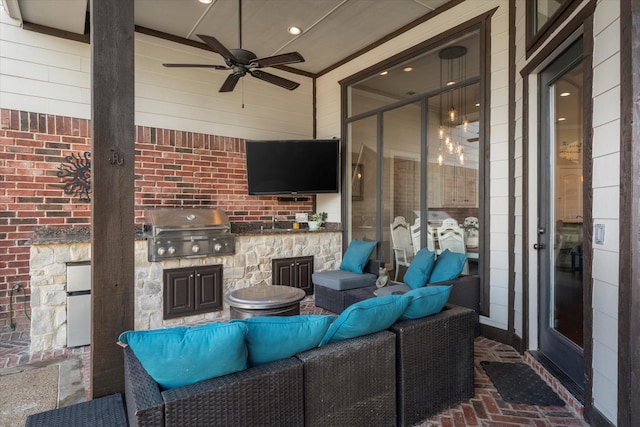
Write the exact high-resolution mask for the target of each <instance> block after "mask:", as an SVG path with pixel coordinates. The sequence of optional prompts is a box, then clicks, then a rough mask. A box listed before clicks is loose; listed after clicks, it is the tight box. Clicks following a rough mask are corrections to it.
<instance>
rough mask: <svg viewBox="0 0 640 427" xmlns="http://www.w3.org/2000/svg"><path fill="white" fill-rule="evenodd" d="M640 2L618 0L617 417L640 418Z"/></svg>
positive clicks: (622, 421) (635, 421)
mask: <svg viewBox="0 0 640 427" xmlns="http://www.w3.org/2000/svg"><path fill="white" fill-rule="evenodd" d="M639 37H640V4H638V2H637V1H628V0H620V88H621V90H620V130H621V134H620V257H619V267H618V269H619V271H618V278H619V288H618V301H619V309H618V420H617V425H619V426H621V427H623V426H625V427H626V426H637V425H639V423H640V405H639V404H638V403H639V400H640V397H639V396H640V395H639V394H638V393H640V352H639V350H638V349H640V259H639V257H640V210H639V209H640V178H639V177H640V102H638V99H640V74H639V73H638V70H639V69H640V39H639Z"/></svg>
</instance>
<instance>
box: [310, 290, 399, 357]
mask: <svg viewBox="0 0 640 427" xmlns="http://www.w3.org/2000/svg"><path fill="white" fill-rule="evenodd" d="M403 297H404V296H403V295H387V296H383V297H377V298H370V299H366V300H364V301H360V302H357V303H355V304H353V305H350V306H349V307H347V309H346V310H345V311H343V312H342V313H341V314H340V316H338V318H337V319H336V320H335V322H333V323H332V324H331V326H330V327H329V330H328V331H327V333H326V334H325V336H324V338H322V341H321V342H320V346H323V345H326V344H331V343H333V342H338V341H342V340H345V339H348V338H354V337H359V336H361V335H367V334H373V333H374V332H378V331H382V330H384V329H387V328H389V327H390V326H391V325H392V324H393V323H394V322H395V321H396V320H398V318H399V317H400V315H401V314H402V313H403V312H404V310H405V309H406V308H407V305H408V304H409V298H403Z"/></svg>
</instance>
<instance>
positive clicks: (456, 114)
mask: <svg viewBox="0 0 640 427" xmlns="http://www.w3.org/2000/svg"><path fill="white" fill-rule="evenodd" d="M466 54H467V48H466V47H464V46H449V47H446V48H444V49H442V50H441V51H440V52H438V56H439V57H440V86H441V87H445V86H453V85H454V84H456V83H457V82H460V81H462V80H464V79H466V60H465V56H466ZM454 92H455V93H454ZM466 101H467V100H466V89H465V88H460V89H457V90H450V91H448V92H445V93H443V94H441V95H440V106H441V107H442V110H443V113H442V114H441V115H440V127H439V129H438V137H439V138H440V147H439V152H438V165H440V166H442V165H443V164H444V163H445V161H446V160H448V159H453V160H454V161H455V162H457V163H459V164H461V165H464V147H463V146H462V144H461V143H460V141H461V139H462V136H463V135H462V133H461V132H460V129H462V131H463V133H466V131H467V128H468V126H469V120H467V117H466V109H465V104H466ZM445 103H446V104H445ZM456 103H457V105H458V109H456V107H455V104H456ZM445 105H448V106H449V108H448V109H447V110H446V115H445V114H444V106H445Z"/></svg>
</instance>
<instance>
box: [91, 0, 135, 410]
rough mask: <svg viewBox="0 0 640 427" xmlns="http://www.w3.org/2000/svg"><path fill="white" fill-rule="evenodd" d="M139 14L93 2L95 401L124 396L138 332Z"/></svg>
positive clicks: (122, 4)
mask: <svg viewBox="0 0 640 427" xmlns="http://www.w3.org/2000/svg"><path fill="white" fill-rule="evenodd" d="M133 17H134V7H133V2H130V1H121V0H91V125H92V136H93V138H92V143H91V153H92V183H91V185H92V206H91V225H92V227H91V254H92V255H91V258H92V274H91V278H92V292H91V302H92V333H91V389H92V395H93V397H94V398H96V397H100V396H105V395H108V394H113V393H117V392H124V362H123V355H122V349H121V348H120V347H119V346H118V345H117V344H116V341H117V339H118V335H119V334H120V333H121V332H123V331H125V330H127V329H132V328H133V318H134V313H133V307H134V155H135V154H134V143H135V140H134V138H135V123H134V18H133Z"/></svg>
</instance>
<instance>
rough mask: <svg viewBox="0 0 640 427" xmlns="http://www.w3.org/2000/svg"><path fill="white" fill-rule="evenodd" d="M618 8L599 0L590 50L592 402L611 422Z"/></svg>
mask: <svg viewBox="0 0 640 427" xmlns="http://www.w3.org/2000/svg"><path fill="white" fill-rule="evenodd" d="M619 6H620V3H619V2H616V1H602V0H600V1H599V2H598V4H597V6H596V11H595V15H594V51H593V128H594V129H593V152H592V156H593V222H594V224H604V225H605V238H604V239H605V242H604V245H596V244H594V245H593V261H592V262H593V267H592V277H593V365H592V366H593V401H594V406H595V408H596V409H597V410H598V411H600V412H601V413H602V414H603V415H604V416H605V417H607V418H608V419H609V420H610V421H611V422H612V423H613V424H614V425H615V424H616V423H617V406H618V394H617V389H618V373H617V366H618V364H617V360H618V333H617V331H618V305H619V304H618V284H619V283H618V268H619V250H620V249H619V248H620V239H619V213H620V211H619V205H620V203H619V201H620V185H619V182H620V180H619V172H620V171H619V169H620V168H619V165H620V163H619V159H620V147H619V144H616V143H615V142H617V141H619V140H620V138H619V135H620V77H619V76H620V7H619ZM612 135H614V137H613V138H612Z"/></svg>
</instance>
